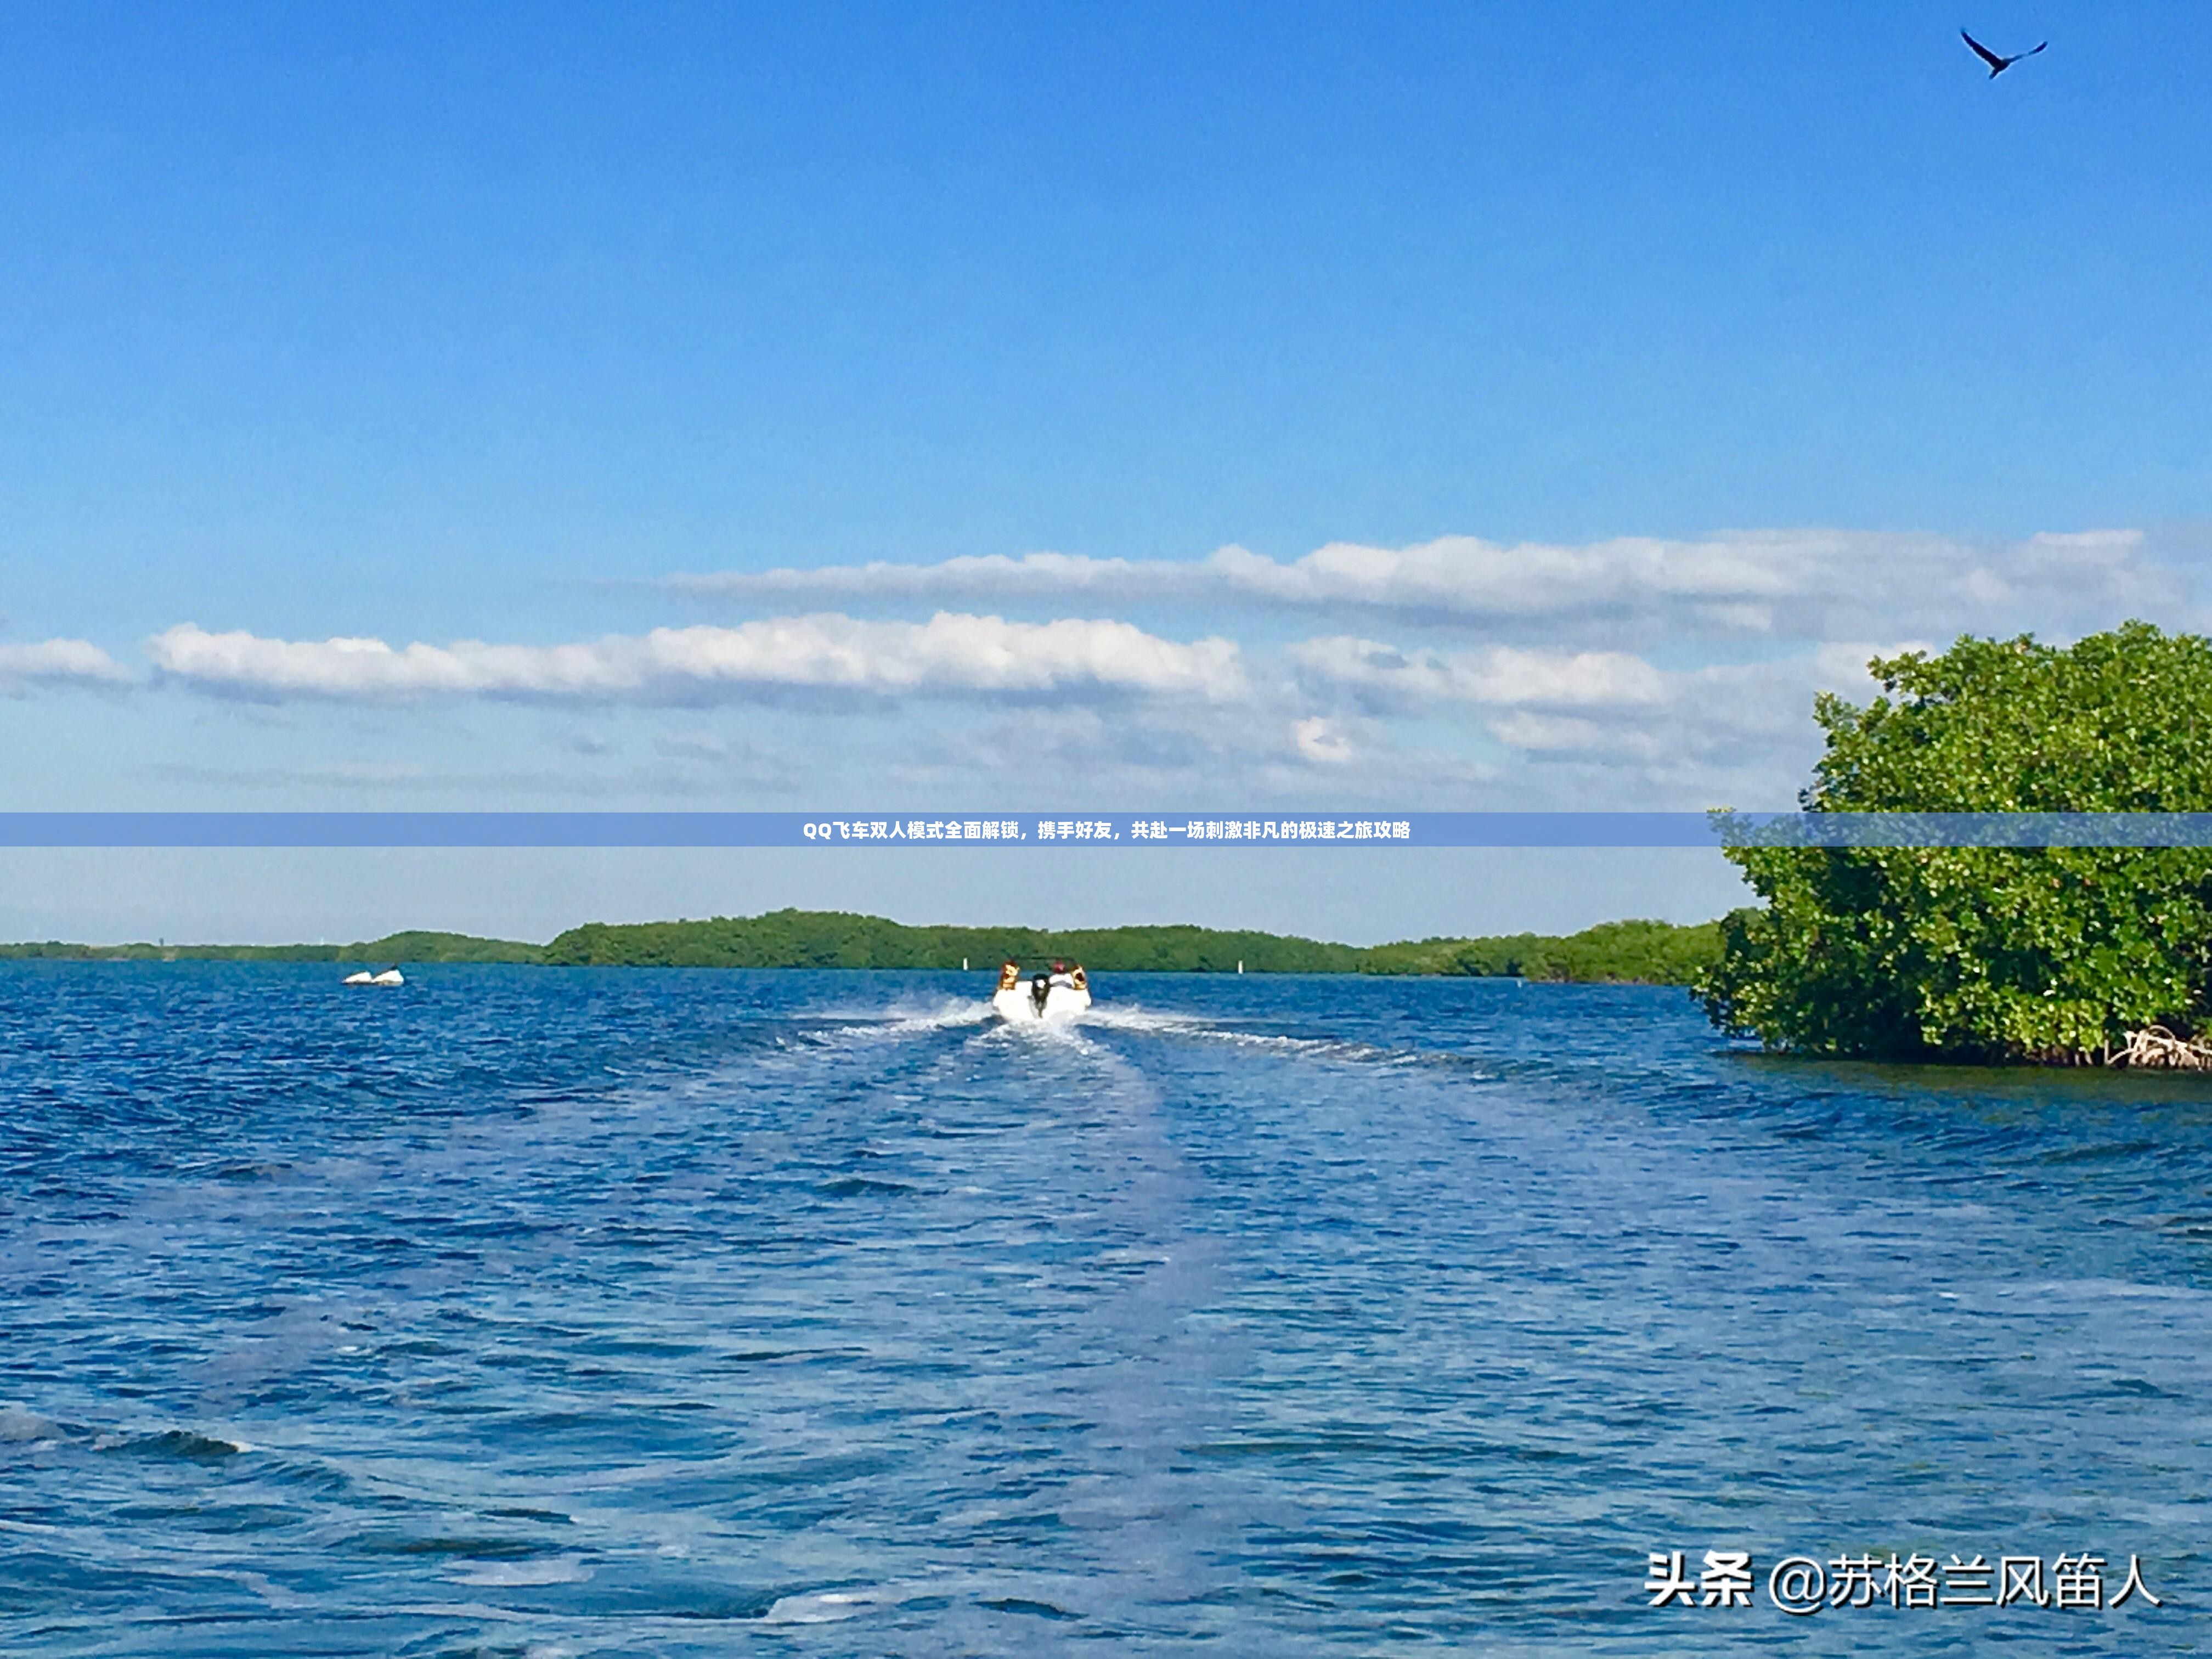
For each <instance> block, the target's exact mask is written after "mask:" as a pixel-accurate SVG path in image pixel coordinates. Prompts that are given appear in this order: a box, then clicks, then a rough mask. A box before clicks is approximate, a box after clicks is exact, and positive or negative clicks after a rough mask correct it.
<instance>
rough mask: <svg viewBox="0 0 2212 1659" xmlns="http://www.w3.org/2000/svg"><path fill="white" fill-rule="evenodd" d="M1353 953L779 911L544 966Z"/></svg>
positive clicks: (617, 943)
mask: <svg viewBox="0 0 2212 1659" xmlns="http://www.w3.org/2000/svg"><path fill="white" fill-rule="evenodd" d="M1359 955H1360V953H1359V951H1358V950H1357V949H1355V948H1354V947H1353V946H1352V945H1328V944H1324V943H1322V942H1321V941H1319V940H1316V939H1294V938H1285V937H1283V936H1281V935H1279V934H1274V933H1218V932H1216V931H1215V930H1213V929H1212V928H1208V927H1101V928H1090V929H1078V930H1074V931H1071V932H1066V933H1048V932H1044V931H1041V930H1039V929H1036V928H1030V927H906V926H904V925H903V924H902V923H899V922H896V921H884V919H883V918H882V917H880V916H862V915H849V914H848V913H846V912H843V911H823V910H776V911H772V912H770V913H769V915H763V916H717V917H715V918H714V919H713V920H711V921H650V922H638V923H634V924H630V925H627V926H609V925H608V924H606V923H604V922H591V923H588V924H586V926H584V927H572V928H570V929H569V930H568V932H567V933H562V935H561V936H560V937H559V938H557V939H555V940H554V941H553V942H552V943H551V944H550V945H547V946H546V947H545V960H546V961H547V962H548V963H554V964H556V965H565V966H572V967H599V968H609V967H628V968H957V967H959V965H960V963H961V961H962V959H963V957H964V958H966V959H967V960H968V961H969V962H970V963H973V964H974V966H975V969H977V970H979V971H980V970H981V969H983V968H986V967H990V968H996V967H997V966H998V964H999V962H1000V958H1001V957H1009V956H1011V957H1016V958H1018V960H1020V961H1022V962H1024V963H1036V962H1038V961H1040V960H1048V959H1050V958H1052V957H1065V958H1066V959H1067V960H1069V961H1071V962H1080V963H1084V964H1085V966H1086V967H1088V968H1090V969H1092V970H1094V971H1096V972H1099V973H1125V974H1126V973H1183V974H1189V973H1200V974H1204V973H1234V972H1235V971H1236V969H1237V963H1239V962H1240V961H1241V962H1242V963H1243V964H1244V966H1245V968H1246V969H1247V970H1248V971H1249V972H1252V973H1255V974H1261V973H1291V974H1346V973H1352V972H1355V971H1357V969H1358V958H1359Z"/></svg>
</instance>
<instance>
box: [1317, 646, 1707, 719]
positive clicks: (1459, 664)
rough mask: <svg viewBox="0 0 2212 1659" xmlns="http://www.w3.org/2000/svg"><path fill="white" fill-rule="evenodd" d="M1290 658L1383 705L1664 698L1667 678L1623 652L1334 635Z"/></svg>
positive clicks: (1554, 704) (1572, 704)
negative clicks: (1450, 646)
mask: <svg viewBox="0 0 2212 1659" xmlns="http://www.w3.org/2000/svg"><path fill="white" fill-rule="evenodd" d="M1289 655H1290V659H1291V663H1292V664H1293V665H1295V666H1296V667H1297V669H1298V671H1300V673H1301V674H1302V675H1303V676H1304V677H1305V678H1307V679H1308V680H1310V681H1313V680H1318V681H1322V682H1324V683H1327V684H1331V685H1337V686H1343V687H1346V688H1349V689H1351V690H1355V691H1358V692H1362V693H1366V694H1370V695H1372V696H1375V697H1376V699H1377V700H1378V701H1382V702H1389V703H1419V702H1440V701H1455V702H1480V703H1490V704H1493V705H1499V706H1506V707H1513V706H1519V705H1523V704H1527V705H1535V706H1542V707H1549V708H1581V707H1583V706H1584V705H1586V704H1593V703H1595V704H1608V705H1618V704H1636V703H1652V702H1660V701H1662V699H1663V698H1664V697H1665V696H1666V679H1665V677H1664V676H1663V675H1662V674H1661V673H1660V671H1658V670H1657V669H1656V668H1654V667H1653V666H1652V665H1650V663H1648V662H1646V661H1644V659H1643V658H1641V657H1637V656H1632V655H1630V654H1629V653H1626V652H1622V651H1543V650H1522V649H1518V648H1516V647H1512V646H1492V647H1488V648H1487V649H1486V650H1481V651H1466V652H1443V651H1421V650H1414V651H1408V650H1401V649H1398V648H1396V647H1392V646H1388V645H1383V644H1380V643H1378V642H1376V641H1373V640H1363V639H1354V638H1352V637H1350V636H1348V635H1336V636H1334V637H1332V638H1328V639H1319V640H1305V641H1301V642H1299V643H1298V644H1297V645H1294V646H1292V647H1291V648H1290V652H1289Z"/></svg>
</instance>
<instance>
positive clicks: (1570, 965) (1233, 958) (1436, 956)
mask: <svg viewBox="0 0 2212 1659" xmlns="http://www.w3.org/2000/svg"><path fill="white" fill-rule="evenodd" d="M1720 926H1721V925H1720V924H1719V923H1718V922H1713V921H1708V922H1700V923H1697V924H1694V925H1691V926H1678V925H1676V924H1673V923H1669V922H1664V921H1609V922H1601V923H1600V924H1599V925H1598V926H1596V927H1587V928H1584V929H1583V931H1582V932H1581V933H1571V934H1567V935H1565V936H1563V937H1562V936H1554V935H1551V934H1544V933H1512V934H1505V935H1501V936H1498V937H1494V938H1486V939H1419V940H1407V941H1404V942H1401V943H1398V944H1392V945H1368V946H1362V945H1338V944H1332V943H1330V942H1328V941H1327V940H1323V939H1301V938H1298V937H1297V936H1295V935H1289V934H1282V933H1255V932H1237V931H1224V930H1221V929H1216V928H1210V927H1175V926H1170V927H1094V928H1076V929H1070V930H1067V931H1065V932H1057V933H1055V932H1050V931H1048V930H1045V929H1041V928H1035V927H909V926H907V925H905V924H903V923H901V922H896V921H886V920H885V919H884V918H883V917H881V916H868V915H854V914H851V913H849V912H845V911H835V910H775V911H770V912H769V913H768V914H767V915H758V916H716V917H713V918H710V919H708V920H705V921H651V922H632V923H619V924H617V923H606V922H589V923H586V924H585V925H584V926H582V927H572V928H570V929H569V930H568V932H566V933H562V934H561V935H559V936H558V937H557V938H556V939H553V940H551V941H550V943H548V944H544V945H532V944H529V943H526V942H524V941H522V940H518V939H477V938H474V937H471V935H468V934H465V933H428V932H416V933H390V934H386V936H385V937H384V938H382V939H368V940H363V941H361V942H358V943H355V944H349V945H145V944H139V945H71V944H64V943H62V942H60V941H58V940H50V941H47V942H45V943H38V944H21V945H0V959H6V958H18V959H21V958H46V959H52V960H63V961H75V962H207V961H222V962H371V961H376V962H408V963H528V964H531V965H533V966H541V967H551V968H816V969H822V968H845V969H869V968H878V969H954V970H957V969H958V968H959V967H960V965H961V963H963V961H966V962H971V963H976V964H978V965H979V966H981V965H988V966H990V967H992V968H993V969H995V968H996V967H997V965H998V963H999V962H1000V959H1001V958H1002V957H1007V956H1013V957H1021V958H1023V959H1024V960H1030V959H1039V960H1041V959H1046V958H1050V957H1066V958H1067V959H1068V960H1070V961H1079V962H1082V963H1085V964H1087V965H1088V966H1089V967H1090V968H1091V970H1092V971H1093V972H1096V973H1113V974H1145V973H1167V974H1234V973H1237V972H1239V971H1242V972H1245V973H1252V974H1271V973H1272V974H1389V975H1407V974H1428V975H1452V976H1462V977H1463V976H1470V975H1471V976H1475V977H1484V978H1518V979H1534V980H1547V981H1559V982H1565V983H1577V984H1581V983H1638V984H1650V985H1683V986H1686V985H1689V984H1691V983H1692V982H1693V981H1694V980H1695V979H1696V977H1697V975H1699V973H1701V972H1703V971H1705V969H1709V968H1710V967H1711V966H1712V965H1713V964H1714V963H1716V962H1717V960H1718V959H1719V954H1720V938H1721V933H1720Z"/></svg>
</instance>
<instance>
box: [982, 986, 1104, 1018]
mask: <svg viewBox="0 0 2212 1659" xmlns="http://www.w3.org/2000/svg"><path fill="white" fill-rule="evenodd" d="M1089 1006H1091V987H1090V986H1089V984H1088V983H1079V982H1077V981H1076V980H1075V979H1074V978H1073V976H1071V975H1066V974H1051V975H1046V974H1039V975H1036V977H1035V978H1033V979H1024V980H1017V981H1015V982H1014V983H1013V984H1012V985H1004V984H1002V985H1001V986H1000V988H999V990H998V992H997V993H996V994H994V996H993V997H992V998H991V1012H993V1013H994V1014H996V1015H998V1017H999V1018H1000V1019H1003V1020H1006V1021H1008V1022H1009V1023H1011V1024H1017V1025H1020V1024H1036V1023H1037V1022H1038V1021H1041V1020H1051V1021H1054V1022H1058V1021H1063V1020H1070V1019H1073V1018H1075V1017H1076V1016H1077V1015H1078V1014H1079V1013H1081V1012H1083V1011H1084V1010H1085V1008H1088V1007H1089Z"/></svg>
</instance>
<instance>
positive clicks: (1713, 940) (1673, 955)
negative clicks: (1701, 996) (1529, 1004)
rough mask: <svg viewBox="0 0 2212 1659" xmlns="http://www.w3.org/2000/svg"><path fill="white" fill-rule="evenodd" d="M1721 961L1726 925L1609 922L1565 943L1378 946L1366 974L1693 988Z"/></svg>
mask: <svg viewBox="0 0 2212 1659" xmlns="http://www.w3.org/2000/svg"><path fill="white" fill-rule="evenodd" d="M1719 955H1720V924H1719V923H1718V922H1714V921H1707V922H1700V923H1698V924H1697V925H1696V926H1694V927H1677V926H1675V925H1674V924H1673V923H1671V922H1664V921H1607V922H1601V923H1599V924H1598V925H1597V926H1596V927H1586V928H1584V929H1583V931H1582V932H1581V933H1573V934H1570V935H1568V936H1567V937H1565V938H1564V939H1561V938H1555V937H1553V936H1551V935H1548V934H1544V933H1508V934H1504V935H1501V936H1499V937H1496V938H1491V939H1423V940H1421V941H1420V942H1419V944H1406V945H1376V946H1375V947H1374V948H1373V949H1372V950H1370V951H1367V952H1366V953H1365V960H1364V961H1363V962H1362V963H1361V964H1360V971H1361V972H1362V973H1366V974H1470V975H1483V976H1493V977H1494V976H1501V975H1502V976H1510V977H1517V978H1522V979H1546V980H1571V981H1633V982H1637V983H1641V984H1647V985H1687V984H1689V983H1690V982H1691V981H1692V979H1693V978H1695V977H1696V975H1698V974H1699V973H1700V972H1702V971H1704V970H1705V969H1706V968H1708V967H1710V966H1711V964H1712V963H1713V962H1714V961H1715V960H1717V958H1718V957H1719Z"/></svg>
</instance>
